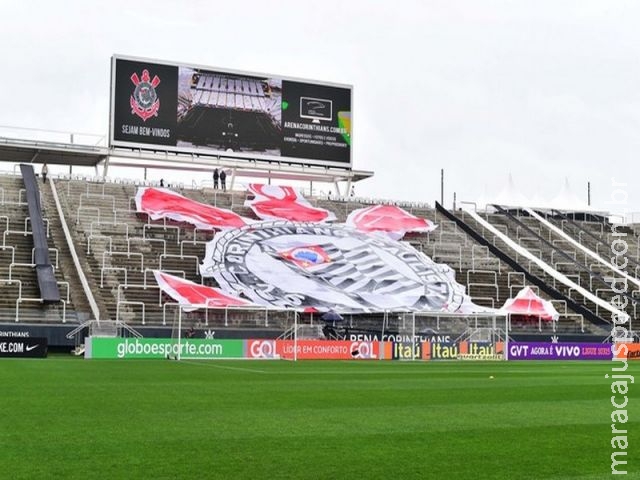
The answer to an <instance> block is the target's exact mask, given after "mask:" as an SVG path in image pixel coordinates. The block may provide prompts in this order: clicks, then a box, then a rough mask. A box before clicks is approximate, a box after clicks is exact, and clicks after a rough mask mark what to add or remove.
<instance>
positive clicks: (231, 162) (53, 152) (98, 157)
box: [0, 127, 373, 188]
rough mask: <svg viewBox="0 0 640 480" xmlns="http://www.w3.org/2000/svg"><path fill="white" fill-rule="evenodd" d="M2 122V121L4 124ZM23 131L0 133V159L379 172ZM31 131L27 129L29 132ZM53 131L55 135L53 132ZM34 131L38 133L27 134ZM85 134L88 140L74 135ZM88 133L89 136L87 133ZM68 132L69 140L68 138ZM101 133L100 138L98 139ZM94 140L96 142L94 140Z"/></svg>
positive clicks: (247, 171)
mask: <svg viewBox="0 0 640 480" xmlns="http://www.w3.org/2000/svg"><path fill="white" fill-rule="evenodd" d="M0 128H2V127H0ZM19 130H21V131H22V134H23V135H22V136H21V137H17V136H3V135H2V133H0V160H1V161H5V162H12V163H47V164H49V165H69V166H81V167H94V168H95V169H96V173H97V170H98V168H99V167H102V169H103V173H102V175H103V176H106V175H107V173H108V169H109V167H110V166H113V167H134V168H143V169H144V168H153V169H166V170H183V171H199V172H209V171H212V170H213V169H214V168H228V169H230V170H231V171H232V174H233V175H234V176H236V177H252V178H271V179H283V180H297V181H307V182H320V183H334V184H336V188H337V184H338V182H347V183H348V186H347V188H349V187H350V184H351V183H353V182H358V181H361V180H364V179H367V178H369V177H372V176H373V172H371V171H365V170H353V169H346V168H338V167H329V166H315V165H304V164H298V163H293V162H288V161H285V160H283V161H269V160H263V159H247V158H238V157H234V156H233V152H229V153H228V155H227V154H220V155H213V154H188V153H176V152H167V151H159V150H140V149H135V150H134V149H130V148H113V147H111V148H110V147H107V146H106V145H104V137H97V136H95V135H94V136H91V139H90V141H88V142H87V141H86V139H85V138H84V137H82V136H81V135H76V136H74V134H67V133H66V132H52V131H49V132H45V131H40V130H35V129H19ZM33 132H45V133H55V134H60V135H57V136H58V137H60V136H61V135H64V137H66V138H65V139H63V140H61V139H59V138H58V139H55V140H50V139H45V140H43V139H41V138H33V137H42V136H43V135H33ZM25 133H26V134H25ZM49 136H51V135H49ZM26 137H32V138H26ZM79 137H80V138H82V143H76V142H74V138H79ZM85 137H86V136H85ZM67 138H68V141H66V139H67ZM96 139H98V141H97V142H96V141H95V140H96ZM92 142H94V143H93V144H92Z"/></svg>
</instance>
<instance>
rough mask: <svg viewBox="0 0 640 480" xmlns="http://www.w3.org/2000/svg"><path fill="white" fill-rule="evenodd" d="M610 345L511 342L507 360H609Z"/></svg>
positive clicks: (610, 354) (610, 355) (610, 353)
mask: <svg viewBox="0 0 640 480" xmlns="http://www.w3.org/2000/svg"><path fill="white" fill-rule="evenodd" d="M611 358H612V351H611V345H609V344H602V343H550V342H513V343H510V344H509V360H611Z"/></svg>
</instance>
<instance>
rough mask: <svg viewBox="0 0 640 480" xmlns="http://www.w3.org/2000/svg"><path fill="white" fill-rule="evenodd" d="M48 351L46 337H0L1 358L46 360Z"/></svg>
mask: <svg viewBox="0 0 640 480" xmlns="http://www.w3.org/2000/svg"><path fill="white" fill-rule="evenodd" d="M47 350H48V349H47V339H46V338H44V337H13V336H11V337H0V357H31V358H44V357H46V356H47Z"/></svg>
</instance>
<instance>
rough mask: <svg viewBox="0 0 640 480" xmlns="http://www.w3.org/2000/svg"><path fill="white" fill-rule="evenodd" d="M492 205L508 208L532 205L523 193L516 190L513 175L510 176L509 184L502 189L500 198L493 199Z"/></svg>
mask: <svg viewBox="0 0 640 480" xmlns="http://www.w3.org/2000/svg"><path fill="white" fill-rule="evenodd" d="M490 203H494V204H497V205H501V206H506V207H527V206H529V205H530V204H531V202H529V200H527V197H526V196H525V195H524V194H523V193H522V191H520V190H519V189H517V188H516V186H515V183H514V182H513V177H512V176H511V174H509V180H508V181H507V184H506V185H505V186H504V187H503V188H502V190H501V191H500V193H499V194H498V196H497V197H495V198H493V199H492V200H491V202H490Z"/></svg>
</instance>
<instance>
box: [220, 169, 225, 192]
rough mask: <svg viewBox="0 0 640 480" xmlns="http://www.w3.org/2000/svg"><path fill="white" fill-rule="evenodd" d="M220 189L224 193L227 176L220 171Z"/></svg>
mask: <svg viewBox="0 0 640 480" xmlns="http://www.w3.org/2000/svg"><path fill="white" fill-rule="evenodd" d="M220 187H221V188H222V190H224V191H225V192H226V191H227V174H226V172H225V171H224V170H220Z"/></svg>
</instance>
